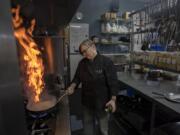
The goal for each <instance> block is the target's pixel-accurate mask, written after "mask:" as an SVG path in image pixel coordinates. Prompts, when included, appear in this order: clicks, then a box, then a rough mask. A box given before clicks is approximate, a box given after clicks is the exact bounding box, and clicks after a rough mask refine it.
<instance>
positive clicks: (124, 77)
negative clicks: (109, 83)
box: [118, 72, 180, 114]
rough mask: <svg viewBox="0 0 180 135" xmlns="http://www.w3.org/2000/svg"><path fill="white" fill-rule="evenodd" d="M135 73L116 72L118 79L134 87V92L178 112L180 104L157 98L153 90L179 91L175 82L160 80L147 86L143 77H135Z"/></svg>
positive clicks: (159, 91)
mask: <svg viewBox="0 0 180 135" xmlns="http://www.w3.org/2000/svg"><path fill="white" fill-rule="evenodd" d="M137 76H138V75H137V74H132V73H129V72H122V73H120V72H119V73H118V80H119V81H121V82H123V83H124V84H127V85H128V86H130V87H132V88H134V89H135V90H136V92H138V93H140V94H142V95H144V96H145V97H147V98H148V99H149V100H151V101H153V102H155V103H159V104H161V105H163V106H165V107H167V108H169V109H171V110H173V111H174V112H176V113H178V114H180V104H178V103H175V102H171V101H168V100H166V99H165V98H157V97H156V96H155V95H154V94H153V92H158V93H180V91H177V88H176V85H175V84H176V83H175V82H173V81H161V82H160V84H159V85H158V86H148V85H147V83H146V81H145V80H144V79H141V78H139V77H137Z"/></svg>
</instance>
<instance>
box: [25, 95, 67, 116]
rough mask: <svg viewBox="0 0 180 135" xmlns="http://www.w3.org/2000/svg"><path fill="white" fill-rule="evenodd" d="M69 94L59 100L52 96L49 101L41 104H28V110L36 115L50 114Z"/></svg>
mask: <svg viewBox="0 0 180 135" xmlns="http://www.w3.org/2000/svg"><path fill="white" fill-rule="evenodd" d="M67 94H68V93H67V92H64V93H63V94H62V95H61V96H60V97H59V98H58V99H57V98H56V97H54V96H51V98H50V99H49V100H45V101H42V102H39V103H35V104H32V103H29V102H28V103H27V105H26V109H27V111H29V112H34V113H40V114H41V113H43V112H49V111H51V110H54V109H55V108H56V106H57V104H58V103H59V102H61V101H62V99H63V98H64V97H65V96H66V95H67Z"/></svg>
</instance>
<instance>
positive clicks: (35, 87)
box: [12, 6, 44, 102]
mask: <svg viewBox="0 0 180 135" xmlns="http://www.w3.org/2000/svg"><path fill="white" fill-rule="evenodd" d="M12 13H13V20H12V22H13V26H14V35H15V37H16V39H17V40H18V42H19V44H20V45H21V46H22V47H23V49H24V51H25V53H24V54H23V63H24V64H25V65H26V69H25V70H26V72H25V74H26V77H27V80H25V81H26V82H25V83H27V84H28V86H29V88H30V89H31V90H32V93H33V94H32V95H33V97H32V98H33V101H34V102H39V101H40V94H41V93H42V90H43V88H44V80H43V76H44V65H43V60H42V57H41V56H42V54H41V51H40V50H39V48H38V46H37V44H36V42H35V41H34V40H33V38H32V32H33V30H34V26H35V19H33V20H32V21H31V25H30V27H28V28H25V27H24V26H23V19H22V17H20V15H19V13H20V6H17V8H13V9H12Z"/></svg>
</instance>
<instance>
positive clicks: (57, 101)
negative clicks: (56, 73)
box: [56, 92, 68, 103]
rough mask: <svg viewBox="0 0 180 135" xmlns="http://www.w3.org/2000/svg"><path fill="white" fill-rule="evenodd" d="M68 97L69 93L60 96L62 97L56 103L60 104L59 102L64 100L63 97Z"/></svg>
mask: <svg viewBox="0 0 180 135" xmlns="http://www.w3.org/2000/svg"><path fill="white" fill-rule="evenodd" d="M67 95H68V93H67V92H65V93H64V94H63V95H62V96H60V97H59V98H58V100H57V102H56V103H59V102H60V101H61V100H62V99H63V97H65V96H67Z"/></svg>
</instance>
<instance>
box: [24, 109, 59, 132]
mask: <svg viewBox="0 0 180 135" xmlns="http://www.w3.org/2000/svg"><path fill="white" fill-rule="evenodd" d="M26 111H27V118H28V123H29V126H28V129H29V135H48V134H49V132H52V129H51V128H50V127H49V126H48V122H49V120H50V119H52V118H54V117H56V113H57V111H58V109H57V107H56V106H54V107H52V108H50V109H48V110H45V111H37V112H36V111H30V110H27V109H26Z"/></svg>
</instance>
